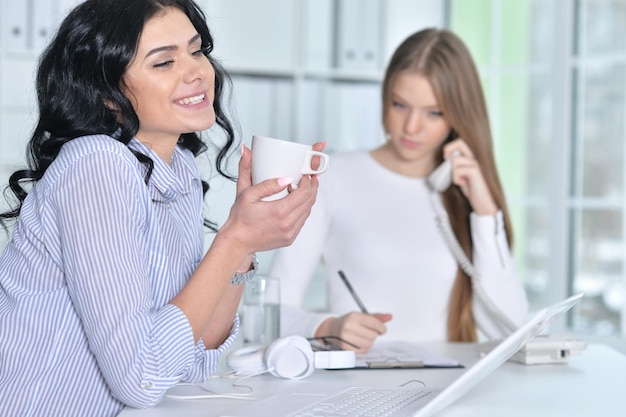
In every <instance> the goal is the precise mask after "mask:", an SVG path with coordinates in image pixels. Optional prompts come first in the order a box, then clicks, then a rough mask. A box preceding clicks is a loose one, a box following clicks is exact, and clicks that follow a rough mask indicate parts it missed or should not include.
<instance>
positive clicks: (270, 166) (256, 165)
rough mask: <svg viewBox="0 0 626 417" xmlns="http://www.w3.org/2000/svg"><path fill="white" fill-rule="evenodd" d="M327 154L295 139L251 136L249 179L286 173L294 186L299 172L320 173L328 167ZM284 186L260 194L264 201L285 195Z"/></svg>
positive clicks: (257, 181) (258, 181)
mask: <svg viewBox="0 0 626 417" xmlns="http://www.w3.org/2000/svg"><path fill="white" fill-rule="evenodd" d="M315 156H318V157H319V158H320V166H319V168H318V169H313V168H312V167H311V162H312V159H313V157H315ZM328 161H329V157H328V154H325V153H323V152H318V151H314V150H313V148H312V147H311V145H305V144H302V143H297V142H290V141H286V140H280V139H274V138H268V137H265V136H257V135H254V136H252V183H253V184H258V183H260V182H261V181H265V180H267V179H270V178H280V177H287V178H291V179H292V181H293V182H292V184H293V185H295V186H297V185H298V183H299V182H300V179H301V178H302V175H315V174H321V173H323V172H324V171H326V170H327V169H328ZM287 194H289V192H288V191H287V189H284V190H283V191H281V192H279V193H277V194H273V195H271V196H268V197H265V198H263V200H265V201H271V200H277V199H279V198H283V197H286V196H287Z"/></svg>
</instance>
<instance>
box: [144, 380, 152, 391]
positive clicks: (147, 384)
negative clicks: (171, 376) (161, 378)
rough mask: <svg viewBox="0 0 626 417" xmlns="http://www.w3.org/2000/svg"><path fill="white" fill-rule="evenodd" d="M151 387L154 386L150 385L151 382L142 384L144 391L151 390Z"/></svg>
mask: <svg viewBox="0 0 626 417" xmlns="http://www.w3.org/2000/svg"><path fill="white" fill-rule="evenodd" d="M153 386H154V384H153V383H152V381H148V382H145V383H144V384H143V387H144V388H145V389H150V388H152V387H153Z"/></svg>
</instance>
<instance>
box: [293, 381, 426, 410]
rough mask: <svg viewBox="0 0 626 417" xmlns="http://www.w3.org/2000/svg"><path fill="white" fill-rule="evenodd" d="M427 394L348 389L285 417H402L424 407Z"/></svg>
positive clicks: (421, 392)
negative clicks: (411, 408)
mask: <svg viewBox="0 0 626 417" xmlns="http://www.w3.org/2000/svg"><path fill="white" fill-rule="evenodd" d="M429 394H432V391H428V390H424V389H408V388H368V387H351V388H348V389H346V390H344V391H342V392H339V393H338V394H336V395H333V396H330V397H328V398H326V399H324V400H322V401H320V402H318V403H315V404H312V405H310V406H308V407H306V408H304V409H301V410H298V411H297V412H295V413H292V414H289V417H395V416H400V415H402V416H404V415H407V414H406V408H407V407H409V406H410V405H412V404H414V403H415V402H416V401H419V400H422V401H423V402H424V403H425V402H426V401H425V400H427V397H428V396H429ZM418 408H419V407H416V408H415V409H418ZM402 410H404V411H405V412H402Z"/></svg>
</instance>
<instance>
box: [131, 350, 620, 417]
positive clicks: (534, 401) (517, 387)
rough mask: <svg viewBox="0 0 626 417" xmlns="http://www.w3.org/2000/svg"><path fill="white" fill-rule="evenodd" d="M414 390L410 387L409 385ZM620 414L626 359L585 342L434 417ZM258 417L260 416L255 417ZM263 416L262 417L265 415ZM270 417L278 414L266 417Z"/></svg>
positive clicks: (226, 405) (194, 411) (165, 404)
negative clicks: (558, 361)
mask: <svg viewBox="0 0 626 417" xmlns="http://www.w3.org/2000/svg"><path fill="white" fill-rule="evenodd" d="M425 347H426V348H427V349H429V350H431V351H432V352H437V353H442V354H444V355H446V356H450V357H453V358H456V359H458V360H459V361H460V362H461V363H463V364H464V365H466V367H469V366H471V365H472V364H473V363H475V362H476V361H477V360H478V359H479V358H478V355H477V354H476V352H475V347H474V345H471V344H451V343H446V344H437V345H425ZM464 371H465V369H394V370H379V369H376V370H345V371H344V370H342V371H328V370H316V371H315V373H314V374H313V375H311V376H310V377H308V378H307V379H306V380H303V381H307V382H323V383H328V384H333V385H336V386H337V387H338V388H344V387H347V386H351V385H357V386H396V385H400V384H403V383H405V382H407V381H409V380H421V381H423V382H424V383H425V384H426V385H427V386H428V387H432V388H442V387H445V386H446V385H448V384H450V383H451V382H452V381H453V380H454V379H455V378H457V377H458V376H459V375H460V374H461V373H463V372H464ZM233 381H234V379H224V378H216V379H210V380H209V381H208V382H207V383H205V384H204V386H206V387H211V388H215V387H218V388H219V389H220V390H223V392H233V391H234V390H233V389H232V388H231V385H230V384H231V383H232V382H233ZM300 382H302V381H292V380H285V379H279V378H275V377H273V376H271V375H268V374H264V375H259V376H255V377H252V378H249V379H246V380H245V381H243V382H242V383H243V384H246V385H249V386H251V387H253V388H254V393H253V394H252V395H253V396H254V397H256V398H260V397H265V396H269V395H272V394H273V393H277V392H280V391H282V390H284V389H286V388H288V387H292V386H293V384H298V383H300ZM416 386H417V385H416ZM171 392H176V393H177V394H181V393H189V394H202V393H206V392H202V391H200V390H198V389H197V388H196V387H193V386H191V387H189V386H186V387H185V386H183V387H176V388H173V389H172V391H171ZM241 403H242V401H241V400H232V399H202V400H179V399H172V398H165V399H164V400H163V401H162V402H161V403H160V404H159V405H157V406H156V407H155V408H150V409H146V410H137V409H129V408H127V409H125V410H124V411H122V413H121V414H120V416H121V417H141V416H150V417H166V416H167V417H181V416H185V417H200V416H202V417H211V416H219V415H220V414H221V413H223V412H225V411H227V410H229V409H232V408H234V407H237V406H239V405H240V404H241ZM625 415H626V356H624V355H622V354H621V353H618V352H617V351H615V350H613V349H611V348H609V347H606V346H604V345H597V344H592V345H589V346H588V347H587V349H586V350H584V351H583V352H582V353H581V354H579V355H574V356H571V357H570V361H569V364H567V365H535V366H526V365H521V364H517V363H511V362H507V363H505V364H504V365H502V366H501V367H500V368H499V369H498V370H496V371H495V372H494V373H493V374H491V375H489V376H488V377H487V378H486V379H485V380H483V381H482V382H481V383H480V384H479V385H478V386H476V387H474V388H473V389H472V390H471V391H470V392H468V393H467V394H465V395H464V396H463V397H462V398H460V399H459V400H457V401H456V402H455V403H454V404H452V405H451V406H449V407H448V408H446V409H445V410H444V411H443V412H441V413H440V414H439V416H441V417H460V416H463V417H471V416H480V417H484V416H498V417H502V416H505V417H515V416H524V417H529V416H532V417H540V416H551V417H552V416H567V417H578V416H580V417H583V416H584V417H590V416H602V417H613V416H615V417H617V416H619V417H623V416H625ZM260 417H265V416H260ZM268 417H269V416H268ZM272 417H277V416H272Z"/></svg>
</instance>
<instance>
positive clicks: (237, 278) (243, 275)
mask: <svg viewBox="0 0 626 417" xmlns="http://www.w3.org/2000/svg"><path fill="white" fill-rule="evenodd" d="M258 269H259V261H258V260H257V258H256V253H255V254H254V255H253V256H252V269H250V270H249V271H246V272H236V273H235V274H234V275H233V277H232V278H231V280H230V283H231V284H234V285H241V284H245V283H246V282H248V281H250V280H251V279H252V278H254V275H255V274H256V271H257V270H258Z"/></svg>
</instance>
